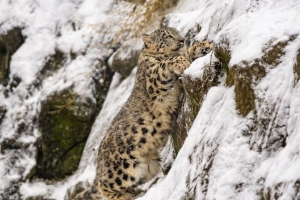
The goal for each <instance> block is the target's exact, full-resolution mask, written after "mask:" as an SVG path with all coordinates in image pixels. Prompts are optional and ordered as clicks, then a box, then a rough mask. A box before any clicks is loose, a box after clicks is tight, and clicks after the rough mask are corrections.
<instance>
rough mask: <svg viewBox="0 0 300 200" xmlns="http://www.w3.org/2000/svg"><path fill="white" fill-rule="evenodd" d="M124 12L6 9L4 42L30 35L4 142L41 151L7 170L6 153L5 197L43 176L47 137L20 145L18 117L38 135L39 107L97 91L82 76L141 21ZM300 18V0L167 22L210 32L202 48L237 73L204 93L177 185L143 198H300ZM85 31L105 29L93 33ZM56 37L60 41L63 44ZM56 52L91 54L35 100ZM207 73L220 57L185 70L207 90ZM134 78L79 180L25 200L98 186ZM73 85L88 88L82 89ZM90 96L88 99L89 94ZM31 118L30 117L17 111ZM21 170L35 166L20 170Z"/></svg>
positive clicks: (101, 127)
mask: <svg viewBox="0 0 300 200" xmlns="http://www.w3.org/2000/svg"><path fill="white" fill-rule="evenodd" d="M117 2H118V3H119V4H121V5H119V4H118V3H116V1H113V0H105V1H101V3H100V1H96V0H87V1H82V2H81V1H71V0H65V1H33V0H22V1H21V2H20V3H16V2H15V1H10V3H9V1H1V2H0V24H1V26H0V33H3V32H5V31H6V30H9V29H10V28H12V27H13V26H24V27H25V29H24V30H23V33H24V34H25V35H26V36H27V38H26V42H25V43H24V44H23V45H22V47H21V48H20V49H19V50H18V51H17V52H16V53H15V54H14V56H13V59H12V62H11V67H12V70H11V76H13V75H17V76H20V77H21V78H22V80H23V81H22V82H21V83H20V85H19V86H18V87H17V88H16V89H15V90H14V92H13V94H11V95H10V97H9V98H4V96H3V95H2V92H0V99H1V100H4V101H1V102H0V105H5V106H6V107H7V108H8V114H7V116H9V117H6V118H5V119H4V121H3V123H2V124H1V126H0V138H1V140H0V141H2V140H4V139H5V138H10V137H19V138H20V140H22V141H23V142H27V143H29V144H31V145H29V147H28V149H27V150H26V152H22V153H21V152H20V153H19V154H18V156H19V157H18V159H17V162H16V164H15V165H8V164H7V163H10V159H11V157H12V155H11V154H9V153H7V154H0V194H1V191H3V190H4V188H6V187H7V186H8V185H9V184H10V182H12V181H14V180H20V179H22V177H25V176H26V174H27V173H28V172H29V171H30V169H31V168H32V166H34V165H35V159H34V158H35V147H34V145H32V144H33V143H34V141H35V140H36V138H38V137H39V131H38V130H37V129H36V127H33V129H32V131H31V132H28V133H26V134H23V135H17V134H16V132H17V131H16V129H17V128H16V124H18V123H20V122H19V121H18V120H19V118H22V119H23V120H24V122H25V123H26V124H31V120H32V118H33V117H34V116H35V115H37V114H38V112H39V103H40V101H41V100H42V99H44V98H45V97H46V96H47V95H50V94H51V93H53V92H55V91H60V90H62V89H63V88H65V87H68V86H69V85H71V84H74V85H75V90H76V91H77V92H79V93H80V91H82V89H81V88H82V87H83V86H84V85H85V84H86V83H87V82H88V81H89V80H88V79H87V78H86V76H84V75H82V74H88V73H93V72H94V70H96V69H95V68H96V65H97V58H99V57H101V56H105V55H106V54H107V51H106V50H107V49H108V48H106V47H107V45H102V44H108V43H110V42H112V41H113V38H114V36H115V35H114V34H116V33H117V32H118V31H120V28H119V26H117V25H118V23H112V21H113V22H119V23H122V20H121V19H124V18H126V17H127V16H129V15H130V14H131V13H130V12H129V10H131V8H132V7H131V6H132V5H131V4H126V3H125V4H124V5H123V4H122V1H117ZM123 3H124V2H123ZM118 5H119V6H120V7H122V8H124V9H121V10H122V11H123V12H117V11H120V10H118V9H117V8H118ZM126 6H128V7H126ZM21 8H22V9H21ZM57 8H58V9H57ZM19 10H22V12H18V11H19ZM108 11H110V12H109V13H108ZM299 12H300V2H299V1H297V0H296V1H295V0H263V1H257V0H226V1H214V0H202V1H198V0H181V1H179V3H178V5H177V7H176V8H174V9H173V10H172V13H171V14H168V15H167V16H166V18H165V19H164V22H165V23H166V24H167V25H169V26H171V27H175V28H176V29H178V30H179V31H180V32H181V33H182V35H186V34H187V33H188V32H189V30H191V29H192V28H194V27H195V26H197V25H199V26H201V31H200V33H199V34H197V35H196V36H195V39H198V40H203V39H209V40H212V41H214V43H215V45H216V46H217V47H220V48H223V49H225V50H226V51H228V52H229V53H230V61H229V63H228V70H229V71H228V72H227V74H226V75H225V77H223V78H222V79H221V83H220V84H219V85H218V86H215V87H213V88H211V89H210V90H209V92H208V93H207V94H206V96H205V100H204V102H203V103H202V106H201V108H200V110H199V113H198V115H197V117H196V119H195V121H194V122H193V125H192V127H191V129H190V130H189V132H188V137H187V138H186V141H185V142H184V145H183V147H182V148H181V150H180V151H179V154H178V155H177V157H176V159H175V161H174V163H173V165H172V168H171V170H170V171H169V173H168V175H166V176H165V177H163V178H161V179H160V180H159V181H158V182H157V183H156V184H155V185H154V186H152V188H150V189H149V191H147V192H146V194H145V195H144V196H143V197H140V198H138V199H140V200H146V199H147V200H153V199H157V200H159V199H161V200H168V199H169V200H176V199H178V200H181V199H197V200H198V199H199V200H201V199H218V200H219V199H224V200H225V199H281V200H289V199H300V193H299V191H300V181H299V180H300V170H299V169H300V158H299V151H300V119H299V113H300V83H299V78H298V77H299V76H300V74H298V75H297V73H296V71H297V70H296V68H300V64H299V63H297V62H299V54H300V53H299V49H300V37H299V33H300V25H299V24H300V16H299ZM116 13H121V14H119V15H117V14H116ZM74 19H75V20H74ZM82 21H84V22H85V23H86V24H102V25H101V26H96V27H94V26H87V25H84V24H82V23H81V22H82ZM107 21H109V23H108V24H106V23H107ZM45 22H47V23H45ZM72 22H75V24H76V27H77V28H76V31H74V30H73V29H72ZM99 27H100V28H99ZM57 29H59V30H60V31H59V32H60V34H61V36H60V37H57ZM103 29H105V30H106V31H107V30H111V31H112V32H110V34H106V32H105V31H104V32H101V30H103ZM99 43H100V44H101V45H102V46H101V47H100V49H101V50H100V51H99V48H96V47H99ZM278 44H279V46H280V48H281V49H280V51H278V52H275V58H276V59H277V60H276V62H273V60H272V62H267V61H266V60H267V58H266V57H267V56H270V54H269V53H268V52H271V51H270V50H272V48H273V47H274V46H276V45H278ZM281 44H284V45H281ZM97 45H98V46H97ZM55 48H59V49H61V50H63V51H64V52H70V51H71V50H72V51H74V52H80V51H82V49H85V51H86V49H87V51H86V52H87V53H86V54H85V55H82V56H80V57H77V58H76V59H75V60H73V61H70V62H68V63H67V64H66V65H65V66H64V68H62V69H60V70H59V71H58V73H56V74H54V75H53V76H51V77H48V78H47V79H45V80H44V81H43V85H42V88H41V89H34V91H33V92H32V91H31V93H30V95H29V91H28V90H27V88H28V85H30V84H31V83H32V82H33V81H34V80H35V79H36V75H38V73H39V71H40V70H41V68H42V66H43V64H44V62H45V58H46V57H47V56H48V55H51V54H53V53H54V50H55ZM272 56H274V55H273V54H272ZM297 56H298V58H297ZM272 58H273V57H272ZM209 62H210V56H207V57H203V58H199V59H198V60H196V61H195V62H194V63H193V64H192V65H191V67H190V68H189V69H188V70H186V72H185V73H186V76H189V77H191V78H193V79H196V78H200V79H201V78H202V74H203V71H204V69H205V67H206V66H207V64H208V63H209ZM257 63H258V65H259V66H261V67H262V68H263V69H264V72H265V75H264V76H262V77H260V78H257V77H256V76H255V75H253V76H250V77H248V79H247V80H249V81H250V84H249V85H250V86H251V89H252V90H253V96H254V97H255V98H254V100H253V101H254V104H253V109H252V110H250V111H249V112H248V113H247V114H246V115H243V114H241V113H240V110H239V107H238V105H237V100H236V99H237V93H238V92H239V91H238V90H239V89H240V85H238V84H237V83H240V82H238V80H240V79H241V78H243V76H246V75H247V73H246V75H245V74H242V72H244V71H243V70H245V71H246V70H248V69H251V67H253V66H254V64H257ZM234 70H235V71H237V72H236V74H235V75H234V81H236V84H233V85H232V84H231V85H230V84H228V82H227V80H228V79H229V78H228V77H230V76H229V75H230V74H231V73H233V71H234ZM298 70H299V69H298ZM299 71H300V70H299ZM134 73H135V70H134V71H133V72H132V74H131V75H130V76H129V77H128V78H127V79H125V80H123V81H122V82H120V81H121V79H120V77H119V75H118V74H116V75H115V76H114V79H113V83H112V85H111V87H110V91H109V94H108V96H107V99H106V101H105V103H104V106H103V109H102V110H101V112H100V113H99V115H98V117H97V119H96V121H95V124H94V126H93V127H92V130H91V133H90V136H89V139H88V141H87V145H86V147H85V150H84V153H83V156H82V159H81V163H80V165H79V169H78V171H77V172H76V173H75V174H74V175H73V176H71V177H69V178H67V179H66V180H63V181H61V182H58V183H46V182H45V181H43V180H36V181H33V182H27V183H22V184H21V188H20V193H21V195H22V198H26V197H30V196H38V195H40V196H44V197H46V198H54V199H57V200H60V199H63V198H64V196H65V193H66V191H67V189H70V188H71V190H73V189H74V186H75V185H76V184H77V183H79V182H83V184H84V185H85V184H88V183H91V182H92V181H93V179H94V177H95V163H94V162H95V158H96V152H97V148H98V146H99V144H100V142H101V139H102V138H103V137H104V134H105V130H106V129H107V128H108V126H109V123H110V122H111V121H112V119H113V117H114V116H115V114H116V113H117V111H118V109H120V107H121V106H122V104H123V103H124V102H125V101H126V98H127V97H128V96H129V95H130V92H131V89H132V87H133V84H134ZM239 73H240V74H239ZM298 73H299V72H298ZM74 76H76V77H78V79H76V80H74V79H72V77H74ZM297 76H298V77H297ZM63 79H64V80H65V81H62V80H63ZM241 80H243V79H241ZM241 84H242V85H243V82H242V83H241ZM245 84H246V83H245ZM247 84H248V82H247ZM241 88H243V87H241ZM2 90H4V88H3V87H2V86H1V85H0V91H2ZM90 93H91V91H89V90H87V91H85V93H84V94H83V95H89V94H90ZM26 96H28V97H26ZM28 107H30V108H31V109H30V112H25V111H24V112H21V114H19V112H16V111H17V110H27V108H28ZM19 115H21V116H19ZM162 155H163V158H165V162H167V163H172V162H173V161H172V146H171V143H169V144H168V146H167V147H166V149H165V150H164V151H163V152H162ZM164 164H165V163H164ZM20 166H26V167H25V168H24V169H23V168H21V171H20ZM8 168H11V169H8ZM161 176H162V174H160V177H161Z"/></svg>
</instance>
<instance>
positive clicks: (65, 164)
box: [36, 90, 96, 179]
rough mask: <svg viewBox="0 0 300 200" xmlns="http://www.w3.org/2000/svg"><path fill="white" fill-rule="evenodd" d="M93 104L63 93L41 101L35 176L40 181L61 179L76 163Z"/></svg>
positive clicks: (91, 120)
mask: <svg viewBox="0 0 300 200" xmlns="http://www.w3.org/2000/svg"><path fill="white" fill-rule="evenodd" d="M95 107H96V103H95V102H93V101H92V100H91V99H88V98H85V99H80V98H79V97H78V96H77V95H76V94H72V92H71V91H69V90H66V91H63V92H61V93H58V94H55V95H53V96H51V97H49V98H48V99H47V100H46V101H44V102H42V106H41V113H40V116H39V122H40V123H39V127H40V130H41V133H42V136H41V138H40V140H39V141H38V156H37V166H36V175H37V176H38V177H40V178H47V179H53V178H63V177H65V176H67V175H71V174H72V172H74V171H75V170H76V169H77V167H78V164H79V161H80V157H81V154H82V151H83V148H84V145H85V141H86V139H87V137H88V134H89V132H90V128H91V126H92V123H93V119H94V114H95V110H96V109H95Z"/></svg>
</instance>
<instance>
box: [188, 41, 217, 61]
mask: <svg viewBox="0 0 300 200" xmlns="http://www.w3.org/2000/svg"><path fill="white" fill-rule="evenodd" d="M212 49H213V43H212V42H208V41H202V42H196V43H194V44H193V45H192V46H191V47H190V52H188V53H189V54H190V55H189V56H190V58H191V60H192V61H194V60H196V59H197V58H200V57H202V56H205V55H207V54H208V53H210V52H211V51H212Z"/></svg>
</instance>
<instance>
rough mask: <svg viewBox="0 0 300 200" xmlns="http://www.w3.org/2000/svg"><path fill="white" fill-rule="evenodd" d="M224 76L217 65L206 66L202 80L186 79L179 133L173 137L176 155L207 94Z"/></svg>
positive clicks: (178, 126)
mask: <svg viewBox="0 0 300 200" xmlns="http://www.w3.org/2000/svg"><path fill="white" fill-rule="evenodd" d="M223 75H224V73H223V72H222V68H221V66H220V65H219V64H216V65H215V66H205V67H204V71H203V75H202V76H201V78H191V77H189V76H185V77H184V79H183V88H184V91H185V94H184V96H183V98H182V101H181V102H182V104H181V106H180V109H179V118H178V120H177V122H178V124H177V127H176V130H177V131H176V133H174V134H173V135H172V141H173V147H174V150H175V154H176V155H177V153H178V152H179V150H180V149H181V147H182V145H183V143H184V141H185V139H186V137H187V132H188V131H189V129H190V128H191V126H192V123H193V121H194V120H195V118H196V116H197V114H198V112H199V110H200V108H201V106H202V103H203V101H204V98H205V96H206V94H207V93H208V91H209V89H210V88H211V87H213V86H216V85H218V84H219V78H220V77H221V76H223Z"/></svg>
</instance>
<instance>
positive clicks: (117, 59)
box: [109, 41, 142, 78]
mask: <svg viewBox="0 0 300 200" xmlns="http://www.w3.org/2000/svg"><path fill="white" fill-rule="evenodd" d="M134 45H135V44H134V43H133V44H131V43H130V42H128V41H127V42H125V43H124V44H123V45H122V46H121V47H120V48H119V49H118V50H117V51H116V52H115V53H114V54H113V55H112V56H111V57H110V59H109V64H110V68H111V69H112V70H114V71H116V72H118V73H120V74H121V75H122V77H124V78H126V77H127V76H129V75H130V73H131V71H132V69H133V68H134V67H135V66H137V64H138V59H139V55H140V52H141V49H142V45H139V46H140V47H138V48H134Z"/></svg>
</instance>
